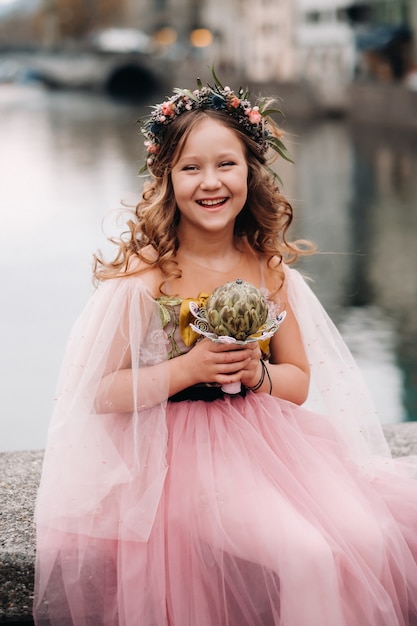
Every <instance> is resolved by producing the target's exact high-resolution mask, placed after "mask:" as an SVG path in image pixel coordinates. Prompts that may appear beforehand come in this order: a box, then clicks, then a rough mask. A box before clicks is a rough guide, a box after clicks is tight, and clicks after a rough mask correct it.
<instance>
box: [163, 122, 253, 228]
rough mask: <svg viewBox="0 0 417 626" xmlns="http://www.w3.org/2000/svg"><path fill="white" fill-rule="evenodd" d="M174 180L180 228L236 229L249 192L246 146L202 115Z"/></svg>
mask: <svg viewBox="0 0 417 626" xmlns="http://www.w3.org/2000/svg"><path fill="white" fill-rule="evenodd" d="M171 179H172V185H173V189H174V194H175V199H176V202H177V206H178V209H179V211H180V213H181V220H180V228H181V229H183V228H184V227H191V228H192V229H193V230H199V231H204V232H205V233H208V232H211V233H213V234H214V233H216V232H224V230H225V229H227V227H229V228H231V230H233V227H234V222H235V219H236V216H237V215H238V214H239V213H240V211H241V210H242V208H243V206H244V204H245V202H246V197H247V191H248V187H247V179H248V166H247V161H246V155H245V149H244V147H243V145H242V143H241V141H240V139H238V137H237V135H236V134H235V133H234V131H233V130H231V129H229V128H227V127H226V126H224V125H223V124H221V123H220V122H218V121H217V120H213V119H210V118H203V119H202V120H201V121H200V122H199V123H198V124H197V125H196V126H195V128H193V130H192V131H191V132H190V134H189V136H188V138H187V140H186V142H185V144H184V147H183V150H182V153H181V156H180V158H179V160H178V162H177V163H176V164H175V165H174V167H173V168H172V172H171Z"/></svg>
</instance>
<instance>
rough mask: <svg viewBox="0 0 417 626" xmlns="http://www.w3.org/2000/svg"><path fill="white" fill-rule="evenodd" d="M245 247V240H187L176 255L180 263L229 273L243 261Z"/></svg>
mask: <svg viewBox="0 0 417 626" xmlns="http://www.w3.org/2000/svg"><path fill="white" fill-rule="evenodd" d="M245 248H246V246H245V245H244V243H243V242H241V241H235V240H234V239H231V240H230V239H229V240H227V241H226V240H224V239H222V240H221V241H219V240H218V239H216V240H215V241H210V240H208V241H205V242H201V241H198V242H195V241H193V240H185V241H183V242H182V243H181V245H180V247H179V249H178V252H177V255H176V256H177V259H178V261H179V263H180V265H181V263H184V262H186V263H187V264H188V263H191V264H193V265H196V266H198V267H201V268H203V269H206V270H210V271H215V272H220V273H228V272H230V271H232V270H233V269H234V268H235V266H237V265H238V264H239V263H240V262H241V260H242V256H243V252H244V250H245Z"/></svg>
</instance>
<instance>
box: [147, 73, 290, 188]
mask: <svg viewBox="0 0 417 626" xmlns="http://www.w3.org/2000/svg"><path fill="white" fill-rule="evenodd" d="M212 74H213V78H214V82H215V84H214V85H206V86H203V84H202V82H201V80H200V79H198V80H197V86H198V89H195V90H194V91H190V90H188V89H177V88H176V89H174V94H173V95H172V96H171V97H170V98H168V99H167V100H165V101H164V102H161V103H160V104H157V105H155V106H153V107H152V112H151V114H150V116H149V117H148V118H147V119H146V120H144V121H143V122H142V134H143V135H144V137H145V142H144V143H145V147H146V152H147V158H146V163H145V165H144V166H143V168H142V170H141V172H144V171H146V170H147V169H148V167H152V165H153V163H154V161H155V159H156V157H157V155H158V153H159V151H160V147H161V145H162V143H163V141H164V136H165V132H166V130H167V127H168V126H169V124H171V122H172V121H173V120H174V119H176V118H177V117H178V116H179V115H182V113H185V112H187V111H192V110H195V109H212V110H214V111H224V112H225V113H227V114H228V115H230V116H231V117H233V118H234V119H236V120H237V121H238V122H239V124H240V125H241V126H242V128H243V129H244V131H245V132H246V133H247V134H248V135H249V136H250V137H251V138H252V139H253V140H254V141H255V142H256V144H257V146H258V149H259V152H260V154H262V155H264V154H266V152H267V151H268V150H269V149H272V150H274V151H275V152H276V153H277V154H278V155H280V156H281V157H283V158H284V159H286V160H287V161H291V162H292V159H291V156H290V154H289V153H288V151H287V149H286V147H285V145H284V143H283V142H282V141H281V136H282V134H278V133H277V129H276V127H274V132H270V130H269V129H268V126H269V125H270V121H269V118H270V116H271V115H272V114H273V113H280V114H282V112H281V111H280V110H279V109H274V108H271V100H270V99H269V98H262V99H260V100H259V102H257V103H256V105H255V106H252V103H251V102H250V100H249V95H250V94H249V91H248V90H247V89H243V88H242V87H241V88H240V89H239V90H238V91H237V92H234V91H233V90H232V89H230V87H228V86H225V87H224V86H223V85H222V84H221V82H220V81H219V79H218V78H217V76H216V74H215V72H214V69H212ZM273 174H274V175H275V176H276V174H275V173H273Z"/></svg>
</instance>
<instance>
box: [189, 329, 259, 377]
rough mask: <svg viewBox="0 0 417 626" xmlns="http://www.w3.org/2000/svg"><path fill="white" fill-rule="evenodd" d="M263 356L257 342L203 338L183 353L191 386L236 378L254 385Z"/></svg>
mask: <svg viewBox="0 0 417 626" xmlns="http://www.w3.org/2000/svg"><path fill="white" fill-rule="evenodd" d="M260 358H261V351H260V349H259V345H258V343H257V342H254V343H250V344H247V345H245V346H241V345H236V344H230V343H227V344H226V343H216V342H214V341H211V340H210V339H202V340H200V341H199V342H198V343H197V344H196V345H195V346H194V348H193V349H192V350H190V351H189V352H188V353H187V354H186V355H184V364H185V361H187V372H188V380H189V385H195V384H198V383H217V384H219V385H224V384H227V383H233V382H237V381H241V382H242V384H244V385H245V384H247V385H255V384H256V383H257V382H258V380H259V377H260V373H259V369H260V368H259V360H260Z"/></svg>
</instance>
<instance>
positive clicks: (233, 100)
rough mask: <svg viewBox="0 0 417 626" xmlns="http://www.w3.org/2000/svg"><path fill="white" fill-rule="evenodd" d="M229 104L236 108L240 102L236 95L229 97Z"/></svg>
mask: <svg viewBox="0 0 417 626" xmlns="http://www.w3.org/2000/svg"><path fill="white" fill-rule="evenodd" d="M229 104H230V106H232V107H233V108H234V109H237V108H238V106H239V104H240V100H239V98H238V97H237V96H233V97H232V98H230V100H229Z"/></svg>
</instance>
